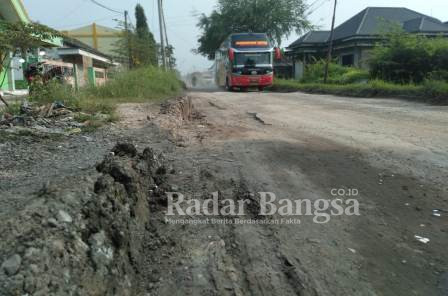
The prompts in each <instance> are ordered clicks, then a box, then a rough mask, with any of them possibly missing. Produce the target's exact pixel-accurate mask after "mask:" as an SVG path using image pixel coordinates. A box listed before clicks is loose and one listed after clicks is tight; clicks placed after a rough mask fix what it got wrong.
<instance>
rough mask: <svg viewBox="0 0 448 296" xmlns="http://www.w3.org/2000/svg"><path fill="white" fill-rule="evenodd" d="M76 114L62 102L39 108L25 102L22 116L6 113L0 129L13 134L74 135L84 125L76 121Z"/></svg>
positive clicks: (21, 109) (21, 111)
mask: <svg viewBox="0 0 448 296" xmlns="http://www.w3.org/2000/svg"><path fill="white" fill-rule="evenodd" d="M74 115H75V112H74V111H73V110H72V109H70V108H68V107H66V106H64V104H63V103H61V102H54V103H51V104H46V105H43V106H38V105H34V104H31V103H29V102H28V101H27V100H24V101H23V102H22V104H21V105H20V114H19V115H12V114H10V113H4V114H3V116H2V117H1V118H0V129H4V130H5V131H6V132H9V133H11V134H24V133H27V134H31V135H36V136H39V135H42V134H62V135H67V136H68V135H72V134H77V133H80V132H81V128H82V127H83V126H84V124H83V123H79V122H77V121H76V120H75V117H74Z"/></svg>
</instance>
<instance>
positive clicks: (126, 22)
mask: <svg viewBox="0 0 448 296" xmlns="http://www.w3.org/2000/svg"><path fill="white" fill-rule="evenodd" d="M124 30H125V32H126V42H127V47H128V63H129V69H131V68H132V50H131V36H130V35H129V23H128V11H127V10H125V11H124Z"/></svg>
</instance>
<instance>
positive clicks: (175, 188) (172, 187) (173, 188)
mask: <svg viewBox="0 0 448 296" xmlns="http://www.w3.org/2000/svg"><path fill="white" fill-rule="evenodd" d="M171 191H173V192H177V191H179V186H177V185H171Z"/></svg>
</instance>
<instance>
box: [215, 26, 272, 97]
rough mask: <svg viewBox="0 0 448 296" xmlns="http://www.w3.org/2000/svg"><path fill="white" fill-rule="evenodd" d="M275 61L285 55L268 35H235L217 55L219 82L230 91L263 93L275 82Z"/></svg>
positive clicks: (217, 82)
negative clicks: (253, 89) (254, 89)
mask: <svg viewBox="0 0 448 296" xmlns="http://www.w3.org/2000/svg"><path fill="white" fill-rule="evenodd" d="M274 59H281V52H280V49H278V48H276V47H274V46H273V45H272V42H271V41H270V39H269V38H268V36H267V34H265V33H235V34H231V35H230V36H229V37H228V38H227V39H226V40H225V41H224V42H223V43H222V44H221V46H220V48H219V49H218V50H217V51H216V53H215V65H214V66H215V82H216V84H217V85H218V86H220V87H225V88H226V89H228V90H234V89H235V88H238V89H240V90H247V89H249V88H258V89H259V90H263V89H264V88H265V87H268V86H271V85H272V84H273V82H274Z"/></svg>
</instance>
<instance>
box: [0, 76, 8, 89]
mask: <svg viewBox="0 0 448 296" xmlns="http://www.w3.org/2000/svg"><path fill="white" fill-rule="evenodd" d="M3 79H5V82H3V85H2V87H1V90H5V91H7V90H9V79H8V72H6V71H3V72H2V73H1V74H0V83H1V82H2V81H3Z"/></svg>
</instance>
